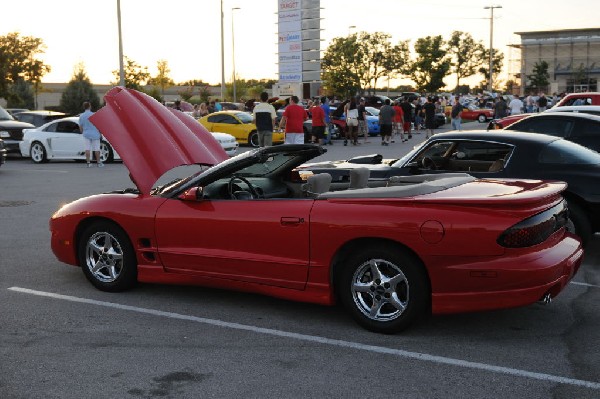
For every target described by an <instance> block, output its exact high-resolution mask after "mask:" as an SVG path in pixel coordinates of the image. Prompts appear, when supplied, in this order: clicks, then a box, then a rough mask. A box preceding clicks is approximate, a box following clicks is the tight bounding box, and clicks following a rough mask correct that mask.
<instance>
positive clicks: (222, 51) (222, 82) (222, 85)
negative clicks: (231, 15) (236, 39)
mask: <svg viewBox="0 0 600 399" xmlns="http://www.w3.org/2000/svg"><path fill="white" fill-rule="evenodd" d="M224 36H225V35H224V33H223V0H221V101H223V99H224V97H225V44H224V42H223V38H224Z"/></svg>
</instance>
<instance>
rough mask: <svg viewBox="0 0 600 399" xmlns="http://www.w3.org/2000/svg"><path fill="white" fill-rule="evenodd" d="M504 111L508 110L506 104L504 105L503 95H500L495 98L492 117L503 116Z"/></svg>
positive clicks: (499, 117) (500, 117) (504, 114)
mask: <svg viewBox="0 0 600 399" xmlns="http://www.w3.org/2000/svg"><path fill="white" fill-rule="evenodd" d="M506 111H508V105H506V101H504V97H502V96H500V97H498V98H496V103H495V104H494V119H502V118H504V117H505V116H506Z"/></svg>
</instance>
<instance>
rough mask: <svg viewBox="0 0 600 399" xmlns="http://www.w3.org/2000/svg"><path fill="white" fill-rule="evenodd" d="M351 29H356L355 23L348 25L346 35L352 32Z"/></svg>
mask: <svg viewBox="0 0 600 399" xmlns="http://www.w3.org/2000/svg"><path fill="white" fill-rule="evenodd" d="M352 29H356V25H350V26H349V27H348V35H351V34H352Z"/></svg>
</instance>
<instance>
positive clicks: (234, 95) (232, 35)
mask: <svg viewBox="0 0 600 399" xmlns="http://www.w3.org/2000/svg"><path fill="white" fill-rule="evenodd" d="M239 9H240V8H239V7H233V8H232V9H231V63H232V64H233V102H235V100H236V98H237V93H236V88H235V32H234V30H233V12H234V11H235V10H239Z"/></svg>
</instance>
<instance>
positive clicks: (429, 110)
mask: <svg viewBox="0 0 600 399" xmlns="http://www.w3.org/2000/svg"><path fill="white" fill-rule="evenodd" d="M435 108H436V107H435V103H434V98H433V97H432V96H429V97H428V98H427V102H426V103H425V104H424V105H423V110H425V129H426V130H427V133H426V136H425V138H426V139H428V138H430V137H431V136H433V130H434V129H435Z"/></svg>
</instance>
